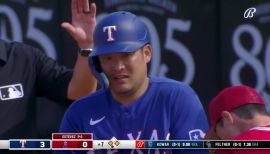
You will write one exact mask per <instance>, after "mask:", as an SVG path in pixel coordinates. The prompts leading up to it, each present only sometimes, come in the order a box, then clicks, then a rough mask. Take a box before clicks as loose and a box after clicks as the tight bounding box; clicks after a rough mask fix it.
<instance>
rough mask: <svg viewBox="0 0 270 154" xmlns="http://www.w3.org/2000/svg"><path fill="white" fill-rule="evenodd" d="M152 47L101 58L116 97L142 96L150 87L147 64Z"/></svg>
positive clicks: (148, 46)
mask: <svg viewBox="0 0 270 154" xmlns="http://www.w3.org/2000/svg"><path fill="white" fill-rule="evenodd" d="M151 53H152V49H151V46H150V45H146V46H144V47H143V48H142V49H139V50H137V51H135V52H129V53H112V54H104V55H101V56H99V60H100V64H101V67H102V70H103V72H104V73H105V74H106V76H107V78H108V80H109V87H110V90H111V92H112V94H113V96H114V95H117V96H122V97H123V96H124V97H125V98H128V97H134V95H137V94H139V96H140V94H142V93H143V92H144V91H145V89H146V88H147V86H148V78H147V63H148V62H149V61H150V59H151Z"/></svg>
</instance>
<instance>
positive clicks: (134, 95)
mask: <svg viewBox="0 0 270 154" xmlns="http://www.w3.org/2000/svg"><path fill="white" fill-rule="evenodd" d="M148 85H149V78H148V77H147V78H145V79H144V81H143V83H142V85H141V86H140V87H139V88H138V89H135V90H134V91H130V92H127V93H122V94H116V93H113V92H111V93H112V96H113V98H114V99H115V100H116V101H118V102H119V103H121V104H123V105H129V104H131V103H132V102H134V101H135V100H137V99H138V98H139V97H141V96H142V95H143V94H144V93H145V91H146V90H147V88H148Z"/></svg>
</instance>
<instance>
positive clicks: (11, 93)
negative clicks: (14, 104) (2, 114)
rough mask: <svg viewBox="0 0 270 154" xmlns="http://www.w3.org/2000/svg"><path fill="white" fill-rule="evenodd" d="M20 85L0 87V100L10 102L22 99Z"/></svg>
mask: <svg viewBox="0 0 270 154" xmlns="http://www.w3.org/2000/svg"><path fill="white" fill-rule="evenodd" d="M23 95H24V94H23V88H22V84H13V85H6V86H2V87H0V99H1V100H3V101H4V100H10V99H17V98H21V97H23Z"/></svg>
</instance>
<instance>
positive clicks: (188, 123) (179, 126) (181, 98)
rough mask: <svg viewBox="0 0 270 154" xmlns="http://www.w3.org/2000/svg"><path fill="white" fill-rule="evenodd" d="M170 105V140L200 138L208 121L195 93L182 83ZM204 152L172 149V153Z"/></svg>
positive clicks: (201, 153)
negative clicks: (171, 105) (172, 103)
mask: <svg viewBox="0 0 270 154" xmlns="http://www.w3.org/2000/svg"><path fill="white" fill-rule="evenodd" d="M175 98H176V99H175V100H176V101H175V102H174V105H173V107H172V122H171V123H172V126H171V128H172V129H171V138H170V139H171V140H202V139H203V138H204V135H205V132H206V130H207V129H208V121H207V117H206V114H205V112H204V109H203V107H202V104H201V102H200V100H199V98H198V96H197V94H196V93H195V92H194V91H193V89H192V88H190V87H189V86H188V85H186V84H183V86H182V88H181V91H179V92H178V93H177V94H176V96H175ZM180 152H183V153H187V154H195V153H196V154H206V153H208V150H198V149H197V150H175V151H174V150H173V153H180Z"/></svg>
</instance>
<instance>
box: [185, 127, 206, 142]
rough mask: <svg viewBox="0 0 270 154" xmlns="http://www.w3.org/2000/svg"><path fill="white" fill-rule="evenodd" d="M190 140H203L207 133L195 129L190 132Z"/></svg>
mask: <svg viewBox="0 0 270 154" xmlns="http://www.w3.org/2000/svg"><path fill="white" fill-rule="evenodd" d="M188 133H189V139H190V140H202V139H203V138H204V136H205V133H204V132H203V131H202V130H200V129H193V130H191V131H189V132H188Z"/></svg>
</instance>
